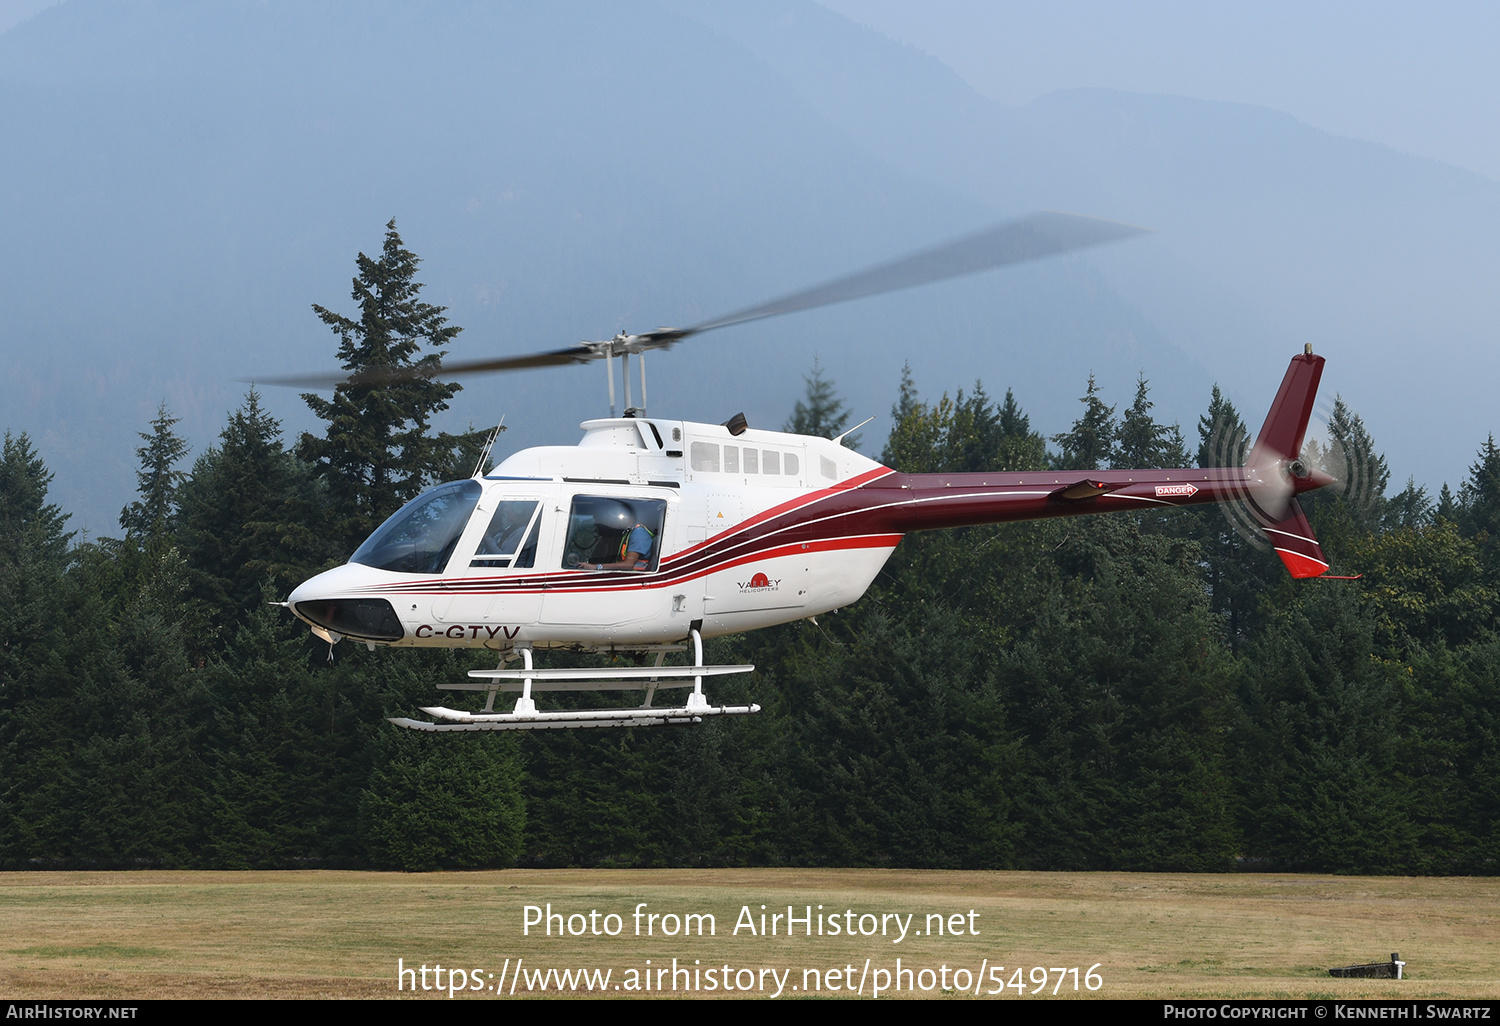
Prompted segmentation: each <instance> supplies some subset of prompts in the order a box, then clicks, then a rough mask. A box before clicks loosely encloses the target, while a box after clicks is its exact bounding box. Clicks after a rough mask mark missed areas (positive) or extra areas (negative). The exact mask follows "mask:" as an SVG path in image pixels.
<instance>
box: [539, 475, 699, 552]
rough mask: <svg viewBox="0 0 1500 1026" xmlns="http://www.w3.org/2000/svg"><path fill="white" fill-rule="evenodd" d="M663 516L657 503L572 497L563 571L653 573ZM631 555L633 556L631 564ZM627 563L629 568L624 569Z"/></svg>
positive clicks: (663, 507)
mask: <svg viewBox="0 0 1500 1026" xmlns="http://www.w3.org/2000/svg"><path fill="white" fill-rule="evenodd" d="M715 448H717V446H715ZM666 515H667V504H666V502H665V501H663V500H661V499H634V498H628V499H622V498H617V497H616V496H613V495H578V496H574V498H573V506H572V509H571V510H570V511H569V513H568V532H567V535H566V537H565V538H564V541H563V560H562V566H563V569H564V570H579V569H590V568H593V567H596V566H603V567H604V568H605V569H609V570H655V569H656V565H657V563H658V562H659V561H660V559H661V530H662V524H663V522H664V521H665V520H666ZM642 549H646V550H647V551H644V552H643V551H642ZM632 552H634V553H635V554H636V556H637V558H636V559H635V560H634V561H633V562H631V561H630V560H629V554H630V553H632ZM627 562H631V565H624V564H626V563H627Z"/></svg>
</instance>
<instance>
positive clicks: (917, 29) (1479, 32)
mask: <svg viewBox="0 0 1500 1026" xmlns="http://www.w3.org/2000/svg"><path fill="white" fill-rule="evenodd" d="M821 2H822V3H823V5H824V6H825V7H828V8H830V9H832V10H835V11H838V12H839V13H841V14H843V15H845V16H846V17H848V18H850V19H851V20H853V21H857V22H859V23H861V24H864V25H867V26H869V27H870V28H873V29H876V30H878V31H880V32H881V33H883V34H884V35H886V36H889V37H891V38H892V39H895V40H897V41H899V42H902V43H907V44H910V45H912V46H915V47H917V48H918V49H920V50H923V51H925V52H927V53H929V54H931V55H932V56H934V57H937V58H938V59H939V60H941V61H943V62H944V63H945V64H947V65H948V66H949V67H951V68H952V69H953V70H954V71H956V72H957V73H958V74H959V75H961V76H962V77H963V78H964V79H965V80H966V81H967V82H968V83H969V84H970V85H972V86H973V87H974V88H975V90H977V91H978V92H980V93H982V94H984V95H986V96H989V97H991V98H992V99H996V100H999V101H1001V102H1003V103H1007V104H1020V103H1026V102H1028V101H1030V100H1033V99H1035V98H1036V97H1038V96H1041V95H1044V94H1046V93H1049V92H1052V91H1054V90H1058V89H1069V88H1075V87H1081V86H1100V87H1105V88H1111V89H1120V90H1125V91H1128V92H1141V93H1167V94H1171V95H1176V96H1189V97H1193V98H1195V99H1202V100H1225V101H1231V102H1236V103H1248V104H1254V105H1257V106H1262V107H1271V108H1274V109H1276V110H1280V111H1284V112H1286V113H1288V114H1291V115H1293V116H1294V117H1296V118H1298V119H1299V120H1301V121H1304V122H1306V123H1308V124H1310V125H1312V126H1313V127H1315V128H1321V129H1323V130H1324V131H1328V132H1332V133H1334V134H1337V135H1344V136H1351V137H1353V138H1357V139H1365V140H1368V141H1370V142H1378V143H1384V144H1385V145H1387V146H1390V147H1393V148H1395V149H1397V150H1401V151H1402V152H1405V153H1409V154H1412V155H1415V156H1422V157H1431V158H1434V159H1437V160H1441V161H1444V162H1446V163H1450V164H1456V165H1458V166H1459V167H1463V168H1466V169H1468V170H1470V171H1477V172H1479V173H1480V174H1483V175H1486V176H1488V177H1490V178H1492V179H1495V180H1497V181H1500V119H1497V118H1496V116H1495V111H1496V107H1497V100H1500V61H1497V60H1496V59H1495V54H1496V53H1500V4H1494V3H1473V2H1467V3H1444V2H1430V3H1422V4H1417V3H1409V2H1404V3H1390V2H1382V0H1359V2H1353V0H1340V2H1319V0H1311V2H1309V0H1301V2H1288V0H1257V2H1256V3H1253V4H1247V3H1243V2H1235V3H1222V2H1212V0H1209V2H1205V0H1187V2H1184V0H1133V2H1131V3H1128V4H1123V3H1117V2H1108V3H1101V2H1097V0H1046V2H1034V0H923V2H922V3H920V4H914V3H911V2H910V0H821Z"/></svg>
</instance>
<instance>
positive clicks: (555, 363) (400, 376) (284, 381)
mask: <svg viewBox="0 0 1500 1026" xmlns="http://www.w3.org/2000/svg"><path fill="white" fill-rule="evenodd" d="M593 358H594V356H593V354H592V353H590V352H589V350H587V349H585V348H583V347H581V346H574V347H572V348H569V349H554V350H552V351H551V352H547V353H532V354H531V355H529V356H508V357H503V358H500V359H494V360H462V361H453V362H447V363H434V364H431V365H427V366H422V365H418V366H415V367H370V368H368V369H366V370H363V371H361V372H359V373H358V374H350V373H349V372H348V371H345V372H343V373H341V374H287V375H282V376H278V377H265V378H257V379H256V381H257V382H258V383H261V384H267V385H292V386H299V387H307V388H332V387H334V386H336V385H384V384H389V383H390V382H393V381H414V380H416V379H418V378H431V377H436V376H437V375H439V374H441V375H445V376H446V375H450V374H484V373H486V372H489V371H513V370H527V369H529V368H532V367H561V366H563V365H565V364H569V363H587V362H589V361H590V360H592V359H593Z"/></svg>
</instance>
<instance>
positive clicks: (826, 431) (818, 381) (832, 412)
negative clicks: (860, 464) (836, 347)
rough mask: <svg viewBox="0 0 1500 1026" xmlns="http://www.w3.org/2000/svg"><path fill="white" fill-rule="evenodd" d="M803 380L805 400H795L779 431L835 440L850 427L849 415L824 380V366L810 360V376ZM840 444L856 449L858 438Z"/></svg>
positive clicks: (830, 385) (841, 401)
mask: <svg viewBox="0 0 1500 1026" xmlns="http://www.w3.org/2000/svg"><path fill="white" fill-rule="evenodd" d="M802 380H803V381H804V382H806V383H807V394H806V399H805V401H804V400H802V399H799V400H797V405H796V406H794V407H793V408H792V416H791V419H790V420H788V421H787V422H786V426H785V427H784V428H782V430H783V431H790V432H792V433H793V434H797V435H816V436H818V437H820V438H836V437H837V436H838V435H840V434H842V433H843V430H844V425H846V424H848V423H849V411H848V410H846V409H844V401H843V400H842V399H840V398H839V397H838V395H837V393H835V392H834V390H833V382H831V381H829V380H828V379H827V378H826V377H824V376H823V364H822V363H821V362H820V361H819V360H818V358H817V357H816V356H814V357H813V365H812V373H811V374H807V375H804V376H803V378H802ZM843 444H845V445H847V446H849V448H851V449H858V448H859V436H857V435H856V436H854V437H853V438H846V439H844V443H843Z"/></svg>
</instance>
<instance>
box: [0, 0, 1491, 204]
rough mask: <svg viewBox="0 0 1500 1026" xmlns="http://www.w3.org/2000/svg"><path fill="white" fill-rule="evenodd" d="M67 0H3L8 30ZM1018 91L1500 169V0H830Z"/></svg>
mask: <svg viewBox="0 0 1500 1026" xmlns="http://www.w3.org/2000/svg"><path fill="white" fill-rule="evenodd" d="M56 2H57V0H0V32H4V31H5V30H7V29H9V28H11V27H12V26H14V25H16V24H19V23H20V22H21V21H24V20H25V19H27V18H29V17H31V16H32V15H34V14H36V13H37V12H38V11H41V10H43V9H45V8H47V7H50V6H52V4H53V3H56ZM822 3H823V5H824V6H825V7H828V8H830V9H832V10H835V11H838V12H839V13H841V14H843V15H845V16H846V17H848V18H850V19H851V20H853V21H857V22H859V23H861V24H863V25H867V26H869V27H870V28H873V29H876V30H878V31H879V32H881V33H883V34H884V35H887V36H889V37H891V38H892V39H895V40H897V41H899V42H902V43H907V44H910V45H912V46H915V47H917V48H918V49H920V50H923V51H925V52H926V53H929V54H931V55H932V56H934V57H937V58H938V59H939V60H941V61H943V62H944V63H945V64H947V65H948V66H949V67H951V68H952V69H953V70H954V71H956V72H957V73H958V74H959V75H960V76H962V77H963V78H964V79H965V80H966V81H967V82H968V83H969V84H970V85H972V86H973V87H974V88H975V89H976V90H977V91H978V92H980V93H982V94H984V95H986V96H989V97H991V98H993V99H996V100H999V101H1001V102H1002V103H1007V104H1020V103H1026V102H1028V101H1030V100H1033V99H1035V98H1036V97H1038V96H1042V95H1044V94H1046V93H1049V92H1052V91H1054V90H1057V89H1070V88H1075V87H1080V86H1102V87H1105V88H1111V89H1122V90H1126V91H1130V92H1143V93H1167V94H1171V95H1176V96H1189V97H1194V98H1196V99H1203V100H1227V101H1231V102H1236V103H1249V104H1255V105H1257V106H1262V107H1271V108H1274V109H1276V110H1280V111H1285V112H1286V113H1288V114H1291V115H1293V116H1295V117H1297V118H1299V119H1300V120H1302V121H1305V122H1307V123H1308V124H1310V125H1312V126H1314V127H1315V128H1321V129H1323V130H1325V131H1329V132H1333V133H1335V134H1337V135H1346V136H1351V137H1353V138H1357V139H1365V140H1369V141H1371V142H1378V143H1384V144H1385V145H1387V146H1391V147H1394V148H1395V149H1398V150H1401V151H1402V152H1405V153H1410V154H1413V155H1416V156H1422V157H1431V158H1433V159H1436V160H1441V161H1444V162H1446V163H1450V164H1456V165H1458V166H1459V167H1463V168H1466V169H1468V170H1470V171H1477V172H1479V173H1480V174H1483V175H1486V176H1488V177H1490V178H1492V179H1495V180H1496V181H1500V119H1497V118H1496V117H1495V110H1496V106H1497V102H1496V101H1497V100H1500V61H1497V60H1495V58H1494V55H1495V54H1496V53H1500V4H1494V3H1480V2H1446V3H1445V2H1441V0H1431V2H1427V3H1422V4H1416V3H1410V2H1402V3H1392V2H1388V0H1338V2H1329V0H1311V2H1309V0H1302V2H1289V0H1258V2H1256V3H1253V4H1246V3H1241V2H1236V3H1223V2H1212V0H1134V2H1132V3H1129V4H1122V3H1118V2H1100V0H1046V2H1040V0H924V2H923V3H920V4H915V3H911V2H910V0H822Z"/></svg>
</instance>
